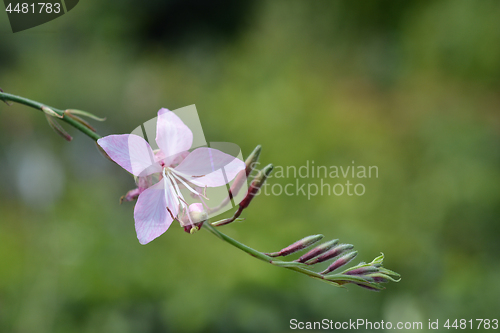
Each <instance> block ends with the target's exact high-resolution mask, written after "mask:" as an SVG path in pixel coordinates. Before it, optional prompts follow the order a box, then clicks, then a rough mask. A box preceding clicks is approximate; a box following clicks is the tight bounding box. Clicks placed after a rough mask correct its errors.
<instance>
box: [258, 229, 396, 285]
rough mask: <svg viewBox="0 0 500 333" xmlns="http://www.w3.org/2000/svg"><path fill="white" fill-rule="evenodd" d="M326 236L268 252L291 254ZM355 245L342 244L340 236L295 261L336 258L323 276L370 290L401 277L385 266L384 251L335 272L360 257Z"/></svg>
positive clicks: (305, 262) (310, 237) (282, 254)
mask: <svg viewBox="0 0 500 333" xmlns="http://www.w3.org/2000/svg"><path fill="white" fill-rule="evenodd" d="M322 238H323V235H312V236H308V237H305V238H303V239H301V240H299V241H297V242H295V243H293V244H291V245H289V246H287V247H285V248H283V249H282V250H280V251H278V252H273V253H267V254H266V255H268V256H269V257H279V256H287V255H290V254H292V253H295V252H298V251H301V250H303V249H305V248H307V247H310V246H311V245H313V244H315V243H317V242H318V241H320V240H321V239H322ZM353 248H354V246H353V245H352V244H339V240H338V239H334V240H330V241H327V242H324V243H323V244H321V245H318V246H316V247H315V248H313V249H312V250H310V251H309V252H307V253H306V254H304V255H302V256H301V257H300V258H298V259H297V260H295V262H296V263H301V264H305V265H308V266H312V265H315V264H319V263H322V262H326V261H328V260H333V262H332V263H331V264H330V265H329V266H328V267H327V268H326V269H325V270H323V271H322V272H321V273H319V274H320V277H321V278H322V279H324V280H327V281H329V282H330V283H332V284H335V285H337V286H341V285H343V284H346V283H353V284H356V285H358V286H361V287H364V288H367V289H370V290H374V291H379V290H382V289H384V287H383V286H382V285H381V283H386V282H389V281H394V282H397V281H399V279H397V278H398V277H399V274H397V273H395V272H393V271H391V270H388V269H386V268H384V267H382V261H383V259H384V256H383V255H381V256H379V257H377V258H375V259H374V260H373V261H372V262H371V263H369V264H367V263H364V262H361V263H360V264H358V265H356V266H354V267H351V268H348V269H346V270H345V271H343V272H342V273H337V274H331V273H332V272H334V271H335V270H337V269H339V268H340V267H342V266H345V265H347V264H348V263H350V262H351V261H352V260H353V259H354V258H356V256H357V255H358V252H357V251H352V249H353Z"/></svg>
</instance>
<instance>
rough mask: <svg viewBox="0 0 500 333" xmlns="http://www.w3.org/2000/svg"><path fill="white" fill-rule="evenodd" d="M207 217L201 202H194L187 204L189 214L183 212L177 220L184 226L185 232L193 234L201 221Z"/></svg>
mask: <svg viewBox="0 0 500 333" xmlns="http://www.w3.org/2000/svg"><path fill="white" fill-rule="evenodd" d="M207 219H208V214H207V212H206V211H205V209H204V208H203V205H202V204H201V203H194V204H191V205H189V216H188V215H187V213H184V214H182V215H181V216H180V217H179V219H178V220H179V223H180V224H181V226H182V227H184V231H185V232H189V233H191V234H193V233H195V232H196V231H198V230H200V228H201V226H202V225H203V222H205V221H206V220H207Z"/></svg>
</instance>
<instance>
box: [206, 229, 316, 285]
mask: <svg viewBox="0 0 500 333" xmlns="http://www.w3.org/2000/svg"><path fill="white" fill-rule="evenodd" d="M203 227H204V228H206V229H208V231H210V232H211V233H213V234H214V235H216V236H217V237H219V238H220V239H222V240H223V241H225V242H227V243H229V244H231V245H232V246H234V247H237V248H238V249H240V250H242V251H244V252H246V253H248V254H249V255H251V256H253V257H255V258H257V259H260V260H262V261H265V262H268V263H270V264H273V265H275V266H278V267H283V268H286V269H290V270H292V271H296V272H299V273H303V274H306V275H308V276H310V277H312V278H315V279H319V280H324V277H323V275H321V274H319V273H316V272H314V271H311V270H308V269H305V268H303V267H300V266H302V265H303V264H298V263H296V262H289V261H273V259H272V258H271V257H269V256H267V255H265V254H264V253H262V252H259V251H257V250H255V249H252V248H251V247H249V246H246V245H245V244H242V243H240V242H238V241H237V240H235V239H233V238H231V237H229V236H228V235H226V234H224V233H222V232H220V231H219V230H217V229H216V228H214V227H213V226H212V225H210V223H205V224H203Z"/></svg>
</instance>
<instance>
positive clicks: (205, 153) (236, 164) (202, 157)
mask: <svg viewBox="0 0 500 333" xmlns="http://www.w3.org/2000/svg"><path fill="white" fill-rule="evenodd" d="M244 169H245V163H244V162H243V161H241V160H240V159H238V158H236V157H234V156H231V155H229V154H226V153H223V152H222V151H220V150H217V149H213V148H198V149H196V150H194V151H192V152H191V153H190V154H189V155H188V156H187V157H186V158H185V159H184V160H183V161H182V162H181V163H180V164H179V165H178V166H177V167H175V171H178V172H181V173H183V174H184V175H185V176H188V177H190V178H188V180H189V179H192V180H194V181H195V182H197V183H201V184H203V185H204V186H209V187H217V186H222V185H224V184H227V183H228V182H230V181H231V180H233V179H234V177H236V174H238V172H240V171H241V170H244ZM224 174H225V177H224Z"/></svg>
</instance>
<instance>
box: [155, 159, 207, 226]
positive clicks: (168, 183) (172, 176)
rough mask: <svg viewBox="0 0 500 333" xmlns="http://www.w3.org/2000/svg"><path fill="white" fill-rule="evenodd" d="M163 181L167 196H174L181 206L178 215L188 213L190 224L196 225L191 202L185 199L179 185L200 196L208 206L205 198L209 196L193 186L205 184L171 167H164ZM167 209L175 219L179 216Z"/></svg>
mask: <svg viewBox="0 0 500 333" xmlns="http://www.w3.org/2000/svg"><path fill="white" fill-rule="evenodd" d="M188 179H189V180H188ZM163 182H164V190H165V198H168V197H172V198H174V201H175V205H177V207H179V212H178V215H181V214H185V215H187V217H188V218H189V222H190V224H191V225H194V224H195V223H194V222H193V220H192V219H191V214H189V204H188V203H187V202H186V200H185V199H184V196H183V195H182V192H181V190H180V188H179V185H181V186H184V187H185V188H186V189H188V190H189V191H190V192H191V193H193V194H194V195H195V196H196V197H198V198H200V199H201V202H202V204H203V205H204V206H206V204H205V202H204V201H203V198H205V199H207V200H208V198H207V197H206V196H205V194H204V193H202V192H199V191H197V190H195V189H194V188H193V187H196V186H198V187H203V184H200V183H198V182H196V181H194V180H192V179H191V178H190V177H189V176H188V175H185V174H183V173H182V172H179V171H177V170H175V169H173V168H171V167H164V168H163ZM169 192H170V195H169ZM167 210H168V211H169V213H170V215H171V216H172V218H173V219H176V218H177V216H174V214H172V212H171V211H170V209H169V208H168V207H167ZM194 231H196V230H194ZM194 231H193V232H194Z"/></svg>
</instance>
